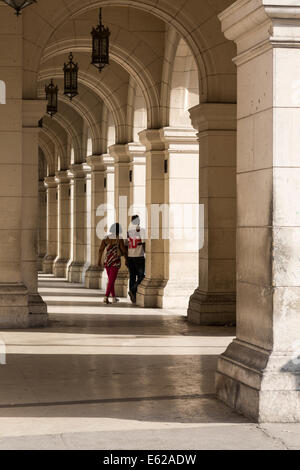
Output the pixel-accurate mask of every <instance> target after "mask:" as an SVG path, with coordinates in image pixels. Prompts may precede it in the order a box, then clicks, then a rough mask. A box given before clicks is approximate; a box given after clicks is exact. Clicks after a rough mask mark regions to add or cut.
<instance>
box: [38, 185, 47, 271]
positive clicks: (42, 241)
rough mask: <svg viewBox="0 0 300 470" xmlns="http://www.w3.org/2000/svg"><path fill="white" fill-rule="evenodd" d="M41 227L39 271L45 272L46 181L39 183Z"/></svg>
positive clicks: (39, 233)
mask: <svg viewBox="0 0 300 470" xmlns="http://www.w3.org/2000/svg"><path fill="white" fill-rule="evenodd" d="M38 211H39V225H38V262H37V266H38V271H43V260H44V258H45V256H46V253H47V192H46V188H45V184H44V180H42V181H39V204H38Z"/></svg>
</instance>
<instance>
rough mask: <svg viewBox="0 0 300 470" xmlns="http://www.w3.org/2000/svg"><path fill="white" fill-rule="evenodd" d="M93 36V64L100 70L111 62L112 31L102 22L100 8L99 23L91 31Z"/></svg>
mask: <svg viewBox="0 0 300 470" xmlns="http://www.w3.org/2000/svg"><path fill="white" fill-rule="evenodd" d="M91 35H92V38H93V54H92V64H93V65H94V66H95V67H97V69H98V70H99V72H102V69H104V67H105V66H106V65H108V64H109V36H110V31H109V29H108V28H106V27H105V26H103V24H102V12H101V8H100V14H99V25H98V26H97V28H93V30H92V32H91Z"/></svg>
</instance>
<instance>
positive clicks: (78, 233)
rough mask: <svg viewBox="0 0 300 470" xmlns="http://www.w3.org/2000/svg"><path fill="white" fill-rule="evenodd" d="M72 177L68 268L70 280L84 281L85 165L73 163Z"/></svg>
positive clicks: (71, 168)
mask: <svg viewBox="0 0 300 470" xmlns="http://www.w3.org/2000/svg"><path fill="white" fill-rule="evenodd" d="M69 176H70V177H71V231H72V233H71V259H72V262H71V264H70V265H69V269H68V280H69V282H79V283H80V282H82V273H83V269H84V263H85V232H86V189H87V186H86V179H85V177H86V172H85V171H84V168H83V165H81V164H78V165H72V166H71V167H70V171H69Z"/></svg>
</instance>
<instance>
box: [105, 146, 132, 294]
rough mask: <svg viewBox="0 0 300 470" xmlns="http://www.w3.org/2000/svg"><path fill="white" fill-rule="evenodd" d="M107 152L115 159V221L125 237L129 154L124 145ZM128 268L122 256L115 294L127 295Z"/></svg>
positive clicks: (127, 221)
mask: <svg viewBox="0 0 300 470" xmlns="http://www.w3.org/2000/svg"><path fill="white" fill-rule="evenodd" d="M109 153H110V155H111V156H112V157H114V161H115V211H116V221H115V222H119V224H120V225H121V227H122V235H121V236H122V237H123V238H124V239H125V238H126V237H127V228H128V223H129V217H128V210H129V201H130V185H129V171H130V165H129V154H128V149H127V146H126V145H112V146H111V147H109ZM128 277H129V276H128V269H127V267H126V266H125V262H124V258H123V257H122V266H121V269H120V270H119V274H118V278H117V280H116V284H115V291H116V295H117V296H119V297H127V292H128Z"/></svg>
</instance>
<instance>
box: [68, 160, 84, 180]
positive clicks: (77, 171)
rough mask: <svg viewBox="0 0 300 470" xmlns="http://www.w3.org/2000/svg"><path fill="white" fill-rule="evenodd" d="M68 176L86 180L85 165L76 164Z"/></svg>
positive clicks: (71, 167) (70, 169)
mask: <svg viewBox="0 0 300 470" xmlns="http://www.w3.org/2000/svg"><path fill="white" fill-rule="evenodd" d="M68 176H69V177H71V178H73V179H80V178H85V176H86V170H85V166H84V163H77V164H76V163H75V164H74V165H71V166H70V168H69V171H68Z"/></svg>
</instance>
